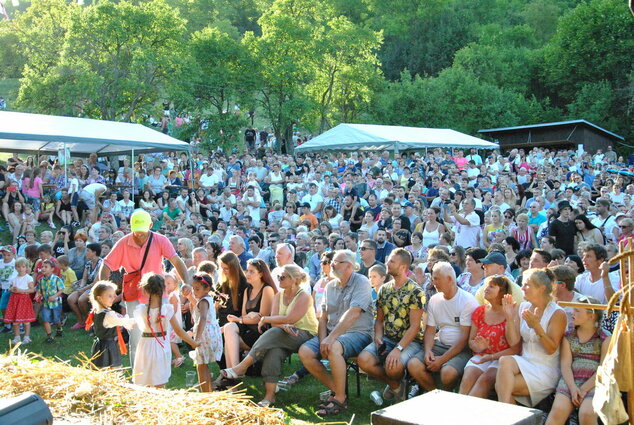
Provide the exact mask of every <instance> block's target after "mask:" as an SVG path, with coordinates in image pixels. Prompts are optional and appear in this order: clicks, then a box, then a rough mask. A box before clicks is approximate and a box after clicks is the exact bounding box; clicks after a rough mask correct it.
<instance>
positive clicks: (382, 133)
mask: <svg viewBox="0 0 634 425" xmlns="http://www.w3.org/2000/svg"><path fill="white" fill-rule="evenodd" d="M435 147H462V148H480V149H497V148H499V146H498V145H497V144H496V143H491V142H487V141H486V140H482V139H478V138H477V137H473V136H469V135H467V134H464V133H460V132H457V131H455V130H450V129H446V128H418V127H401V126H395V125H373V124H339V125H338V126H336V127H335V128H332V129H330V130H328V131H326V132H325V133H323V134H320V135H319V136H317V137H315V138H313V139H311V140H309V141H308V142H306V143H304V144H303V145H301V146H298V147H297V148H296V149H295V152H297V153H305V152H315V151H323V150H344V151H356V150H372V151H382V150H398V151H405V150H412V149H424V148H435Z"/></svg>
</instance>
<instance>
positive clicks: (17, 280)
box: [9, 274, 33, 291]
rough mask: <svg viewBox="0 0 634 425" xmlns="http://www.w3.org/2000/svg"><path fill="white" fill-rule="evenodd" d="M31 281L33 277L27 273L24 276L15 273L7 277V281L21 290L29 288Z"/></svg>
mask: <svg viewBox="0 0 634 425" xmlns="http://www.w3.org/2000/svg"><path fill="white" fill-rule="evenodd" d="M31 282H33V277H31V275H29V274H25V275H24V276H18V275H17V274H16V275H15V276H14V277H12V278H11V279H9V283H10V284H11V286H13V287H14V288H16V289H19V290H21V291H26V290H27V289H29V283H31Z"/></svg>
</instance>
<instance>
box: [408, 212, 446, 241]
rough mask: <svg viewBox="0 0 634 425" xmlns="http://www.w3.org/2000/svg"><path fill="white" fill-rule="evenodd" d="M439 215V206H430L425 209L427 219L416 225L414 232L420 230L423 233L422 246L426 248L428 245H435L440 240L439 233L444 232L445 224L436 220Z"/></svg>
mask: <svg viewBox="0 0 634 425" xmlns="http://www.w3.org/2000/svg"><path fill="white" fill-rule="evenodd" d="M439 215H440V208H438V207H431V208H428V209H427V211H426V216H427V219H426V220H425V221H423V222H422V223H419V224H417V225H416V229H415V232H421V233H422V234H423V243H422V245H423V247H425V248H427V247H429V245H432V244H435V245H437V244H438V242H440V235H442V234H443V233H444V232H445V226H444V225H443V224H442V223H440V222H439V221H438V216H439Z"/></svg>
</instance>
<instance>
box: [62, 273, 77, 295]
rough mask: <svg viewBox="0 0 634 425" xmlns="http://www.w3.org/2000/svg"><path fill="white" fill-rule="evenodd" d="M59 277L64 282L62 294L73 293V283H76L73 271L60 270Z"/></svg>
mask: <svg viewBox="0 0 634 425" xmlns="http://www.w3.org/2000/svg"><path fill="white" fill-rule="evenodd" d="M59 277H61V278H62V280H63V281H64V294H66V295H70V294H71V293H72V292H73V291H74V289H73V282H75V281H77V275H76V274H75V271H74V270H73V269H71V268H70V267H69V268H67V269H66V271H61V270H60V272H59Z"/></svg>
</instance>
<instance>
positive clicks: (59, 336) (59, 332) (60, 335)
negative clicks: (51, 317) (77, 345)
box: [55, 329, 64, 338]
mask: <svg viewBox="0 0 634 425" xmlns="http://www.w3.org/2000/svg"><path fill="white" fill-rule="evenodd" d="M63 336H64V331H62V330H61V329H58V330H57V332H55V338H61V337H63Z"/></svg>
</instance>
